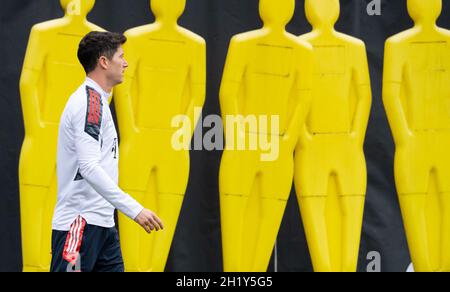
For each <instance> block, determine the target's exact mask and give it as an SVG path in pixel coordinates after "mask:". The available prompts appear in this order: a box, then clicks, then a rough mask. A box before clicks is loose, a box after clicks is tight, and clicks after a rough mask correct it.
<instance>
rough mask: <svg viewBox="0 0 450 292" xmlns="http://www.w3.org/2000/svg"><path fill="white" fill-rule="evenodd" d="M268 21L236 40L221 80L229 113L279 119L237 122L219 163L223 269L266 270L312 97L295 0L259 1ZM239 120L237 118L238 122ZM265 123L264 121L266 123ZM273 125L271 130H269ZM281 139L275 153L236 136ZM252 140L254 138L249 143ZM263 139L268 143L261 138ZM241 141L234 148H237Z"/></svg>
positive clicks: (307, 49) (308, 48)
mask: <svg viewBox="0 0 450 292" xmlns="http://www.w3.org/2000/svg"><path fill="white" fill-rule="evenodd" d="M259 7H260V14H261V18H262V20H263V22H264V27H263V28H262V29H260V30H256V31H252V32H247V33H243V34H240V35H236V36H234V37H233V39H232V40H231V44H230V48H229V51H228V57H227V61H226V66H225V70H224V76H223V80H222V87H221V92H220V103H221V110H222V116H223V119H224V120H225V126H226V128H227V132H229V129H228V128H231V125H229V123H227V121H226V120H227V117H229V116H234V117H236V116H238V115H242V116H243V117H245V118H248V117H251V116H254V117H255V118H256V119H257V120H259V119H260V118H261V117H267V120H270V121H272V119H271V116H276V117H278V118H279V127H276V128H273V126H274V123H272V122H273V121H272V122H271V125H270V126H268V127H267V128H266V129H263V130H261V129H262V128H264V125H261V124H259V127H258V130H256V131H252V130H250V129H249V127H245V125H244V124H243V122H244V121H243V120H241V121H240V122H238V123H237V124H238V127H237V128H238V130H237V131H235V132H234V137H232V136H231V135H230V133H227V135H226V142H227V147H226V150H225V152H224V154H223V157H222V162H221V168H220V208H221V223H222V246H223V261H224V270H225V271H226V272H231V271H251V272H265V271H266V270H267V267H268V264H269V261H270V256H271V254H272V250H273V247H274V243H275V240H276V237H277V234H278V229H279V227H280V224H281V220H282V217H283V213H284V210H285V207H286V203H287V200H288V197H289V194H290V190H291V187H292V181H293V172H294V161H293V153H294V149H295V145H296V144H297V141H298V137H299V133H300V129H301V127H302V125H303V123H304V120H305V118H306V113H307V111H308V109H309V103H310V98H311V96H310V93H311V92H310V91H311V90H310V88H311V84H310V83H311V75H312V73H311V72H312V69H311V64H312V48H311V46H310V45H309V44H308V43H306V42H304V41H301V40H299V39H298V38H297V37H295V36H294V35H291V34H290V33H288V32H286V30H285V26H286V24H287V23H288V22H289V20H290V19H291V18H292V16H293V13H294V9H295V1H294V0H260V4H259ZM235 125H236V124H235ZM261 126H263V127H261ZM267 129H270V130H269V131H268V130H267ZM238 137H240V138H244V139H245V141H251V139H253V138H257V139H258V140H259V141H261V139H262V140H265V141H269V142H270V141H279V149H277V150H279V151H278V155H277V157H278V158H276V159H269V157H267V158H263V154H264V153H265V151H263V150H262V148H261V147H258V150H255V149H253V150H252V149H250V148H249V146H248V145H247V147H246V149H245V150H239V149H237V147H236V146H235V145H231V144H232V143H231V140H232V139H233V140H234V141H237V140H236V138H238ZM246 144H247V142H246ZM260 146H261V145H260ZM233 148H234V150H233Z"/></svg>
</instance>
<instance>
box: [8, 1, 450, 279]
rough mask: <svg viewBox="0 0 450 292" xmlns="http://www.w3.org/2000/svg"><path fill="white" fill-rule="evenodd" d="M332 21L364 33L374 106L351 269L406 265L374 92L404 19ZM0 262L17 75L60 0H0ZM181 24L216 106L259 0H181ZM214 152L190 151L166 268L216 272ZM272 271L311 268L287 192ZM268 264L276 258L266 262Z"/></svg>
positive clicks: (16, 127)
mask: <svg viewBox="0 0 450 292" xmlns="http://www.w3.org/2000/svg"><path fill="white" fill-rule="evenodd" d="M296 2H297V9H296V13H295V16H294V18H293V20H292V21H291V23H290V24H289V26H288V30H289V31H290V32H292V33H294V34H297V35H300V34H303V33H306V32H307V31H309V30H310V26H309V25H308V23H307V21H306V19H305V15H304V8H303V7H304V0H297V1H296ZM341 2H342V3H341V17H340V19H339V21H338V24H337V29H338V30H340V31H342V32H344V33H347V34H350V35H353V36H355V37H358V38H360V39H362V40H364V41H365V43H366V46H367V49H368V57H369V63H370V73H371V79H372V88H373V106H372V114H371V118H370V122H369V129H368V133H367V138H366V143H365V153H366V157H367V166H368V174H369V180H368V191H367V203H366V210H365V217H364V227H363V237H362V242H361V251H360V260H359V270H360V271H365V270H366V267H367V264H368V262H369V261H368V260H367V255H368V253H369V252H371V251H376V252H379V253H380V254H381V267H382V271H405V270H406V268H407V266H408V265H409V263H410V259H409V253H408V248H407V243H406V239H405V235H404V231H403V223H402V220H401V214H400V209H399V206H398V200H397V197H396V191H395V185H394V178H393V154H394V145H393V141H392V137H391V133H390V130H389V127H388V123H387V119H386V115H385V112H384V109H383V105H382V99H381V85H382V67H383V48H384V42H385V40H386V38H387V37H389V36H391V35H393V34H395V33H397V32H400V31H402V30H404V29H407V28H408V27H410V26H411V25H412V22H411V20H410V19H409V16H408V14H407V10H406V0H381V3H382V15H381V16H368V14H367V13H366V6H367V4H368V3H369V2H371V1H370V0H342V1H341ZM443 2H444V5H443V13H442V15H441V17H440V19H439V24H440V25H441V26H443V27H450V1H448V0H443ZM0 7H1V8H0V11H1V12H0V17H1V18H0V19H1V21H0V56H1V70H0V121H1V123H0V271H20V270H21V260H22V259H21V243H20V213H19V210H20V207H19V192H18V174H17V173H18V161H19V154H20V147H21V144H22V141H23V137H24V128H23V121H22V112H21V105H20V96H19V77H20V72H21V67H22V63H23V57H24V55H25V50H26V46H27V40H28V36H29V33H30V29H31V27H32V25H33V24H36V23H38V22H43V21H46V20H49V19H53V18H58V17H61V16H62V15H63V13H62V10H61V8H60V5H59V1H58V0H1V5H0ZM88 18H89V20H90V21H91V22H93V23H95V24H98V25H100V26H102V27H104V28H105V29H107V30H110V31H117V32H123V31H125V30H127V29H129V28H131V27H134V26H138V25H142V24H146V23H150V22H152V21H153V20H154V18H153V16H152V13H151V12H150V10H149V1H148V0H97V1H96V5H95V7H94V9H93V10H92V12H91V14H90V15H89V17H88ZM180 24H181V25H182V26H184V27H186V28H188V29H190V30H192V31H194V32H196V33H198V34H200V35H201V36H203V37H204V38H205V39H206V41H207V45H208V75H207V76H208V84H207V99H206V104H205V108H204V115H207V114H220V108H219V99H218V92H219V86H220V80H221V75H222V70H223V65H224V62H225V57H226V52H227V48H228V43H229V40H230V38H231V37H232V36H233V35H234V34H237V33H241V32H244V31H248V30H253V29H256V28H259V27H260V26H261V20H260V18H259V15H258V0H187V7H186V11H185V13H184V15H183V16H182V17H181V19H180ZM221 155H222V153H221V152H220V151H213V152H208V151H193V152H191V158H192V160H191V175H190V181H189V186H188V190H187V193H186V198H185V202H184V205H183V208H182V212H181V215H180V221H179V224H178V227H177V230H176V233H175V238H174V242H173V245H172V248H171V252H170V256H169V260H168V264H167V268H166V270H167V271H182V272H189V271H200V272H202V271H213V272H214V271H221V270H222V256H221V239H220V213H219V212H220V208H219V194H218V169H219V164H220V158H221ZM276 258H277V261H276V262H277V269H278V271H312V267H311V261H310V259H309V253H308V248H307V245H306V241H305V235H304V231H303V227H302V224H301V220H300V215H299V210H298V206H297V201H296V198H295V193H294V192H292V194H291V198H290V200H289V203H288V207H287V209H286V213H285V217H284V220H283V223H282V226H281V229H280V232H279V237H278V244H277V257H276ZM274 269H275V257H273V259H272V263H271V265H270V267H269V270H270V271H273V270H274Z"/></svg>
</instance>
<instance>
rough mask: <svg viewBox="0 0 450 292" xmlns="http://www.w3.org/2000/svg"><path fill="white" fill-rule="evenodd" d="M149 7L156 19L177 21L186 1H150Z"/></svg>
mask: <svg viewBox="0 0 450 292" xmlns="http://www.w3.org/2000/svg"><path fill="white" fill-rule="evenodd" d="M150 6H151V9H152V11H153V14H154V15H155V17H156V19H164V20H169V21H175V22H176V21H177V20H178V18H180V16H181V15H182V14H183V12H184V9H185V7H186V0H151V1H150Z"/></svg>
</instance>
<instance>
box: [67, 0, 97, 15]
mask: <svg viewBox="0 0 450 292" xmlns="http://www.w3.org/2000/svg"><path fill="white" fill-rule="evenodd" d="M60 3H61V6H62V8H63V9H64V11H65V12H66V15H70V16H82V17H86V15H88V13H89V12H90V11H91V10H92V8H93V7H94V4H95V0H60Z"/></svg>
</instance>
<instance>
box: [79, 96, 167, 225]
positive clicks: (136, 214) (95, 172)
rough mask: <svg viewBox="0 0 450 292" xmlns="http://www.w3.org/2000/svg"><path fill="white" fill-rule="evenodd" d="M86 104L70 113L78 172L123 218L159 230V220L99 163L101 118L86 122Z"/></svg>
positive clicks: (87, 112)
mask: <svg viewBox="0 0 450 292" xmlns="http://www.w3.org/2000/svg"><path fill="white" fill-rule="evenodd" d="M86 107H87V103H86V105H85V106H84V107H81V108H80V109H79V110H78V111H77V112H75V113H74V114H73V116H72V126H73V129H74V130H75V148H76V155H77V158H78V164H79V168H80V169H79V172H80V174H81V175H82V176H83V178H84V179H85V180H86V181H87V182H88V183H89V184H90V185H91V186H92V188H93V189H94V190H95V191H96V192H97V193H98V194H100V195H101V196H102V197H103V198H105V200H107V201H108V202H109V203H111V205H113V206H114V207H116V208H117V209H118V210H119V211H121V212H122V213H124V214H125V215H126V216H127V217H129V218H130V219H132V220H135V221H136V222H137V223H139V224H140V225H141V226H142V227H143V228H144V229H145V230H146V231H147V232H149V233H150V232H151V230H153V229H156V230H159V229H162V228H163V225H162V222H161V220H160V219H159V218H158V217H157V216H156V215H155V214H154V213H153V212H151V211H149V210H145V209H144V207H143V206H141V205H140V204H139V203H138V202H137V201H136V200H134V199H133V198H132V197H131V196H130V195H128V194H126V193H125V192H123V191H122V190H121V189H120V188H119V187H118V186H117V184H116V183H115V182H114V181H113V180H112V179H111V178H110V177H109V176H108V174H107V173H106V172H105V171H104V170H103V168H102V167H101V166H100V158H101V149H100V147H101V142H100V128H101V121H95V119H94V121H92V120H91V121H90V120H89V118H88V115H89V111H87V110H86ZM100 117H101V115H100Z"/></svg>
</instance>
